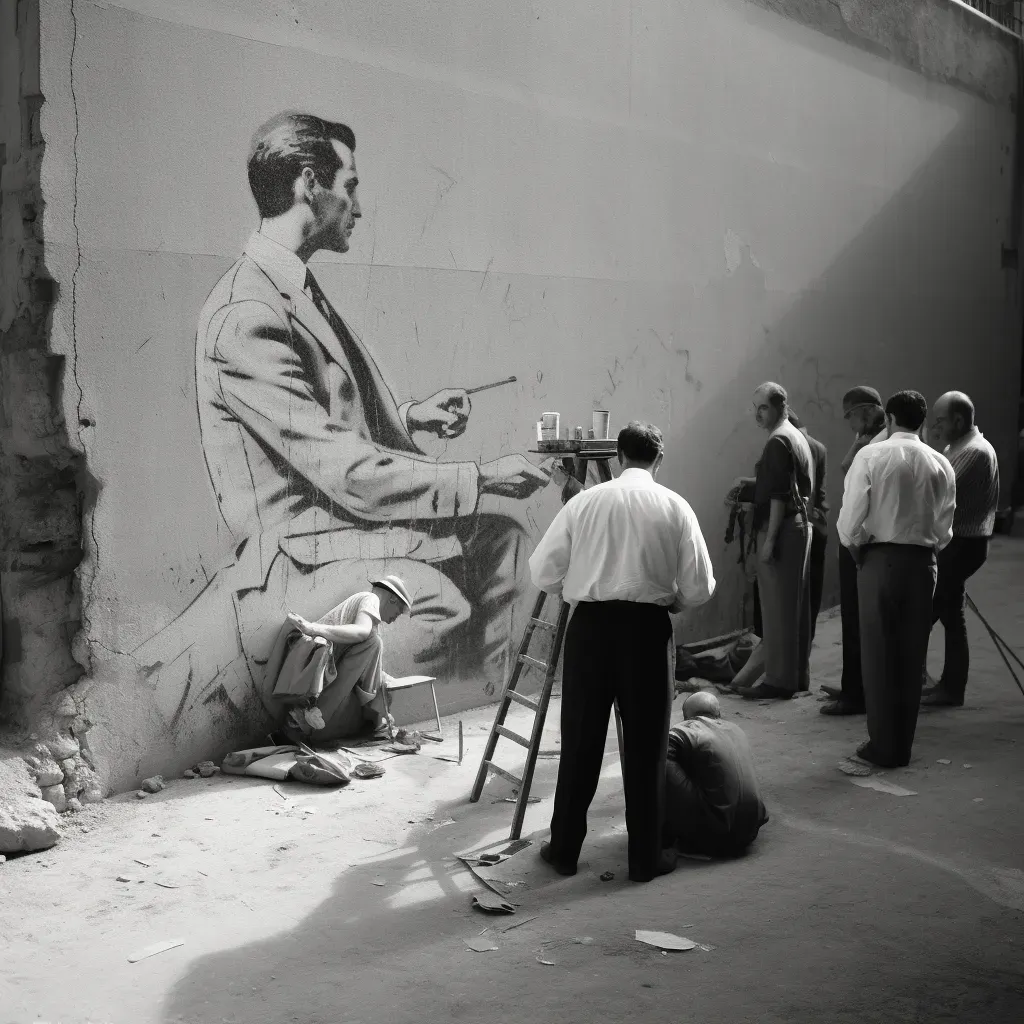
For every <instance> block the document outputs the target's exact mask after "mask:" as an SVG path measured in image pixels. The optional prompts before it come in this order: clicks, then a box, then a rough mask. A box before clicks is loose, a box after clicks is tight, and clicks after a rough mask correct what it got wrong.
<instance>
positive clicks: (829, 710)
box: [818, 697, 866, 715]
mask: <svg viewBox="0 0 1024 1024" xmlns="http://www.w3.org/2000/svg"><path fill="white" fill-rule="evenodd" d="M818 710H819V711H820V713H821V714H823V715H863V714H864V713H865V711H866V709H865V707H864V705H863V704H851V703H850V702H849V701H845V700H843V698H842V697H840V698H838V700H830V701H829V702H828V703H827V704H822V706H821V707H820V708H819V709H818Z"/></svg>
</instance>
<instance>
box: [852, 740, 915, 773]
mask: <svg viewBox="0 0 1024 1024" xmlns="http://www.w3.org/2000/svg"><path fill="white" fill-rule="evenodd" d="M857 757H858V758H859V759H860V760H861V761H864V762H865V763H866V764H871V765H874V766H875V767H876V768H906V767H907V765H908V764H910V762H909V761H904V762H902V763H901V764H897V763H896V762H895V761H886V760H883V759H882V758H880V757H879V756H878V755H877V754H876V753H875V751H874V748H873V747H872V746H871V740H868V741H867V742H866V743H862V744H861V745H860V746H859V747H858V748H857Z"/></svg>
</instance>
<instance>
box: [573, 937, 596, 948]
mask: <svg viewBox="0 0 1024 1024" xmlns="http://www.w3.org/2000/svg"><path fill="white" fill-rule="evenodd" d="M572 941H573V942H575V943H576V945H577V946H592V945H593V944H594V940H593V939H592V938H591V937H590V936H589V935H583V936H580V937H579V938H575V939H573V940H572Z"/></svg>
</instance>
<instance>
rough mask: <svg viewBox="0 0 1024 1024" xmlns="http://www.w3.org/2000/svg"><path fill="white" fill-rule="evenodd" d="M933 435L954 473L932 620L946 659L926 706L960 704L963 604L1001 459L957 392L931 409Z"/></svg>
mask: <svg viewBox="0 0 1024 1024" xmlns="http://www.w3.org/2000/svg"><path fill="white" fill-rule="evenodd" d="M932 424H933V430H934V431H935V434H936V437H937V439H938V441H939V442H940V444H941V445H943V446H944V447H943V451H944V454H945V456H946V458H947V459H949V461H950V464H951V465H952V467H953V472H954V474H955V475H956V511H955V513H954V515H953V539H952V540H951V541H950V542H949V544H948V546H947V547H946V548H945V549H944V550H943V551H942V552H940V554H939V578H938V582H937V583H936V586H935V597H934V598H933V601H932V622H933V623H934V622H936V621H941V622H942V626H943V629H944V630H945V632H946V658H945V664H944V665H943V669H942V675H941V677H940V678H939V681H938V683H936V684H935V685H934V686H932V687H930V688H929V689H927V690H925V692H924V694H923V695H922V698H921V704H922V705H923V706H926V707H961V706H962V705H963V702H964V691H965V689H966V688H967V672H968V669H969V667H970V649H969V647H968V645H967V622H966V619H965V606H966V601H967V581H968V580H969V579H970V578H971V576H973V575H974V574H975V573H976V572H977V571H978V570H979V569H980V568H981V567H982V565H984V564H985V559H986V558H987V557H988V541H989V538H990V537H991V536H992V531H993V529H994V527H995V521H996V507H997V505H998V503H999V462H998V460H997V458H996V453H995V450H994V449H993V447H992V445H990V444H989V443H988V441H986V440H985V438H984V436H983V435H982V433H981V431H980V430H979V429H978V428H977V427H976V426H975V425H974V403H973V402H972V401H971V400H970V399H969V398H968V397H967V395H965V394H963V393H962V392H960V391H949V392H947V393H946V394H944V395H943V396H942V397H941V398H940V399H939V400H938V401H937V402H936V403H935V405H934V406H933V408H932Z"/></svg>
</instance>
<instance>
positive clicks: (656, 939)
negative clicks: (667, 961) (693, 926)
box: [636, 930, 697, 952]
mask: <svg viewBox="0 0 1024 1024" xmlns="http://www.w3.org/2000/svg"><path fill="white" fill-rule="evenodd" d="M636 938H637V941H638V942H643V943H645V944H646V945H648V946H655V947H656V948H657V949H671V950H673V951H676V952H678V951H681V950H685V949H695V948H696V946H697V943H696V942H692V941H691V940H690V939H684V938H683V937H682V936H681V935H672V934H671V933H670V932H648V931H639V930H638V931H637V933H636Z"/></svg>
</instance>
